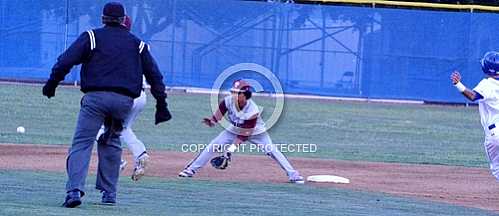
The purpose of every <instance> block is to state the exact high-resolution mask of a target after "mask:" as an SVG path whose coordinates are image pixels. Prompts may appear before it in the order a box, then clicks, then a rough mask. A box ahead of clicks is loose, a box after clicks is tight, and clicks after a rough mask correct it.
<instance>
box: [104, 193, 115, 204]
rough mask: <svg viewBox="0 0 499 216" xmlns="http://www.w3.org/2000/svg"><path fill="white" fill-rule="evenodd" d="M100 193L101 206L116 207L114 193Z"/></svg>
mask: <svg viewBox="0 0 499 216" xmlns="http://www.w3.org/2000/svg"><path fill="white" fill-rule="evenodd" d="M101 193H102V200H101V202H102V204H103V205H116V193H109V192H106V191H101Z"/></svg>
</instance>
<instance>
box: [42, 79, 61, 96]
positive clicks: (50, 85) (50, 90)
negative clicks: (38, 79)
mask: <svg viewBox="0 0 499 216" xmlns="http://www.w3.org/2000/svg"><path fill="white" fill-rule="evenodd" d="M57 84H58V83H57V82H56V81H53V80H51V79H49V80H47V82H46V83H45V85H44V86H43V90H42V91H43V95H45V96H47V97H48V98H51V97H54V96H55V89H56V88H57Z"/></svg>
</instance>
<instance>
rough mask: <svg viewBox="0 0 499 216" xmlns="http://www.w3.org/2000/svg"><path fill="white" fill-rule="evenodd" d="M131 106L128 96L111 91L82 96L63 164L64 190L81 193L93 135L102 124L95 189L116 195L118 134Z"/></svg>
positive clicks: (119, 144)
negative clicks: (102, 131)
mask: <svg viewBox="0 0 499 216" xmlns="http://www.w3.org/2000/svg"><path fill="white" fill-rule="evenodd" d="M132 105H133V99H132V98H131V97H127V96H124V95H120V94H117V93H113V92H89V93H87V94H85V95H84V96H83V98H82V100H81V108H80V113H79V114H78V122H77V125H76V129H75V133H74V136H73V143H72V145H71V148H70V149H69V153H68V157H67V161H66V171H67V173H68V181H67V183H66V191H72V190H75V189H77V190H80V191H82V192H84V191H85V179H86V177H87V173H88V166H89V164H90V157H91V155H92V147H93V145H94V142H95V136H96V135H97V132H98V131H99V128H100V127H101V125H102V124H103V123H104V125H105V126H106V132H105V133H104V135H103V136H102V137H101V138H102V139H101V140H100V141H99V142H98V144H97V151H98V157H99V164H98V168H97V182H96V188H97V189H98V190H101V191H107V192H116V185H117V183H118V177H119V167H120V161H121V143H120V139H119V136H120V134H119V133H120V132H121V129H122V124H123V121H124V119H125V118H126V117H127V115H128V113H129V112H130V109H131V108H132Z"/></svg>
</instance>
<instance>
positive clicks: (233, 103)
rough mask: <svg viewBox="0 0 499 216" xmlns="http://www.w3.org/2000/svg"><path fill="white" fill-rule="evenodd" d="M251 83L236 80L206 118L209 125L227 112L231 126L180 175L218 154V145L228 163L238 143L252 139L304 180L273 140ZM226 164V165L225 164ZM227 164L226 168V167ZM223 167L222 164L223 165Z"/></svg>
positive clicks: (299, 180)
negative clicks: (228, 93)
mask: <svg viewBox="0 0 499 216" xmlns="http://www.w3.org/2000/svg"><path fill="white" fill-rule="evenodd" d="M250 89H251V86H250V85H249V83H247V82H246V81H244V80H237V81H235V82H234V83H233V85H232V88H231V93H232V95H231V96H227V97H225V98H224V100H223V101H221V102H220V104H219V107H218V110H217V111H216V112H215V114H214V115H213V116H212V117H211V118H205V119H204V120H203V122H204V124H206V125H207V126H209V127H213V126H215V124H216V123H217V122H219V121H220V120H221V119H222V118H223V116H224V115H225V114H227V115H228V120H229V121H230V123H231V124H232V125H231V127H230V128H228V129H226V130H224V131H222V132H221V133H220V134H219V135H218V136H217V137H216V138H215V139H213V140H212V141H211V142H210V144H209V145H208V146H207V147H206V148H205V149H204V150H203V151H202V152H201V153H200V154H199V155H198V156H197V157H196V158H195V159H194V160H193V161H192V162H191V163H189V164H188V165H187V167H186V168H185V169H184V170H183V171H182V172H180V173H179V177H192V176H193V175H194V174H195V173H196V172H197V171H198V170H199V169H201V168H202V167H203V166H205V165H206V163H208V161H210V159H211V158H213V157H214V156H215V155H216V154H217V146H219V147H221V148H222V149H225V150H226V151H225V153H224V157H225V158H227V159H228V161H227V162H226V164H225V165H228V162H229V161H230V158H231V155H232V153H233V152H234V151H235V150H236V149H237V145H239V144H241V143H243V142H245V141H249V142H251V143H253V144H256V145H258V147H259V148H261V149H263V150H264V152H265V153H266V154H267V155H268V156H270V157H271V158H272V159H274V160H275V161H276V162H277V163H278V164H279V165H280V166H281V168H282V169H283V170H284V171H285V172H286V174H287V176H288V179H289V182H291V183H298V184H303V183H304V180H303V177H302V176H300V174H299V173H298V171H296V170H295V169H294V168H293V166H291V164H290V163H289V161H288V160H287V159H286V157H285V156H284V155H283V154H282V153H281V152H280V151H279V150H278V149H277V146H276V145H274V144H273V143H272V140H271V139H270V136H269V135H268V134H267V132H265V131H266V129H265V123H264V122H263V120H262V118H261V116H260V111H259V109H258V106H257V105H256V104H255V102H253V100H251V90H250ZM225 167H226V166H225ZM225 167H224V168H225ZM222 169H223V168H222Z"/></svg>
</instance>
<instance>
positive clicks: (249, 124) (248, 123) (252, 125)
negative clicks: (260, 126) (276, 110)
mask: <svg viewBox="0 0 499 216" xmlns="http://www.w3.org/2000/svg"><path fill="white" fill-rule="evenodd" d="M257 119H258V118H253V119H249V120H244V123H243V124H242V125H241V126H240V127H241V128H246V129H253V128H255V126H256V121H257ZM252 131H253V130H248V131H247V132H248V133H249V132H252ZM250 135H251V134H247V135H238V136H237V137H238V138H239V139H240V140H242V141H243V142H244V141H246V140H248V138H249V136H250Z"/></svg>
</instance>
